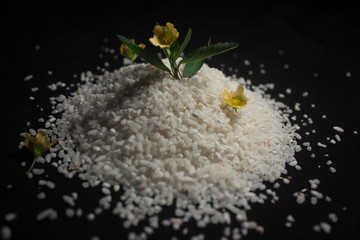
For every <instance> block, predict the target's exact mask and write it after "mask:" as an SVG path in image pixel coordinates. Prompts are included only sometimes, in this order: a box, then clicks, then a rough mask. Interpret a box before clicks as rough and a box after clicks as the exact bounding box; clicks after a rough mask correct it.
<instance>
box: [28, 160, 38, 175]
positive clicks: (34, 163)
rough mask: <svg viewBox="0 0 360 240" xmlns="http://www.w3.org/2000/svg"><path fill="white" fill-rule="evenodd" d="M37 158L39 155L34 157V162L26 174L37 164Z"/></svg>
mask: <svg viewBox="0 0 360 240" xmlns="http://www.w3.org/2000/svg"><path fill="white" fill-rule="evenodd" d="M36 159H37V156H35V157H34V160H33V162H32V164H31V166H30V168H29V169H28V170H27V172H26V174H29V173H30V172H31V170H32V169H33V167H34V166H35V163H36Z"/></svg>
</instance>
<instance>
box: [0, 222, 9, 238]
mask: <svg viewBox="0 0 360 240" xmlns="http://www.w3.org/2000/svg"><path fill="white" fill-rule="evenodd" d="M11 237H12V231H11V228H10V227H9V226H7V225H5V226H2V227H1V238H2V239H4V240H8V239H11Z"/></svg>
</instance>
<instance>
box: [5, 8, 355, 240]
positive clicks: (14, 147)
mask: <svg viewBox="0 0 360 240" xmlns="http://www.w3.org/2000/svg"><path fill="white" fill-rule="evenodd" d="M132 4H133V6H131V5H130V3H128V4H125V3H121V2H120V3H118V4H116V5H108V4H107V3H103V2H95V3H89V2H86V3H82V4H80V3H77V4H75V1H74V2H72V3H64V2H57V1H52V2H37V1H31V2H30V1H29V2H21V1H20V2H19V1H11V2H9V1H7V2H2V3H1V9H2V14H1V18H2V19H1V24H2V27H1V32H2V33H1V42H2V43H1V52H0V56H1V65H0V68H1V73H2V75H1V80H0V81H1V84H2V85H1V108H0V114H1V115H0V116H1V117H0V123H1V125H0V126H1V139H2V143H1V166H0V174H1V175H0V191H1V195H0V196H1V197H0V199H1V200H0V201H1V209H0V217H1V222H0V225H1V226H3V225H8V226H9V227H10V228H11V229H12V235H13V239H24V238H25V237H30V238H33V239H90V237H91V236H95V235H96V236H99V237H100V238H101V239H126V236H127V234H128V232H127V231H125V230H124V229H123V228H122V227H121V226H122V222H121V220H120V219H118V218H117V217H116V216H114V215H112V213H111V210H108V211H104V213H103V214H101V215H99V216H97V217H96V219H95V221H93V222H89V221H87V220H86V217H85V216H82V217H80V218H72V219H68V218H67V217H65V214H64V211H65V209H66V208H67V207H68V206H67V205H66V204H65V203H64V202H63V201H62V199H61V197H62V195H64V194H70V193H71V192H74V191H76V192H78V193H79V200H78V201H77V202H76V204H77V205H76V207H75V208H78V207H81V208H82V209H83V211H84V213H85V214H86V213H89V212H91V211H93V210H94V208H95V207H97V201H98V199H99V197H100V196H102V194H101V193H100V188H98V187H97V188H91V189H85V190H84V189H82V188H81V182H80V181H79V180H78V179H77V178H74V179H71V180H68V179H65V178H64V177H63V176H62V175H61V174H58V173H57V171H56V168H53V167H51V166H50V165H49V164H48V165H44V166H42V165H41V166H39V167H45V168H46V173H45V174H44V175H42V176H35V177H34V178H33V179H28V178H27V177H26V176H25V174H24V173H25V171H26V169H27V167H28V166H29V164H30V162H31V155H30V154H29V153H28V152H27V151H26V149H23V150H19V149H18V145H19V142H20V141H22V140H23V139H22V138H21V137H20V136H19V135H20V133H21V132H25V131H28V129H29V127H27V126H26V125H25V123H26V122H28V121H29V122H31V126H30V127H31V128H34V129H36V128H38V127H43V125H42V123H38V122H37V119H38V118H40V117H43V118H45V120H46V119H47V116H48V115H49V114H50V112H51V105H50V103H49V101H48V98H49V97H50V96H57V95H58V94H60V93H64V94H66V95H69V93H70V92H72V91H74V90H76V88H74V87H73V88H71V89H70V90H65V88H59V90H57V91H56V92H51V91H49V90H48V89H47V87H46V86H47V85H49V84H52V83H56V82H58V81H62V82H64V83H66V84H67V86H69V84H70V83H77V82H79V75H80V73H81V72H84V71H89V70H90V71H92V72H94V73H100V71H99V70H98V69H99V68H100V69H101V68H104V67H105V66H104V62H107V63H109V66H108V67H105V68H106V69H107V70H110V71H111V70H114V69H116V68H119V67H120V66H121V65H122V58H121V57H119V58H118V59H114V55H119V52H118V49H119V46H120V42H119V40H118V39H117V38H116V34H118V33H120V34H123V35H125V36H128V37H129V38H135V39H136V40H137V42H144V43H145V44H147V45H148V46H149V47H150V43H149V42H148V38H149V37H152V28H153V26H154V25H155V24H156V23H157V22H159V23H160V25H165V23H166V22H167V21H170V22H172V23H173V24H174V25H175V27H176V28H177V29H178V30H179V32H180V34H182V35H181V36H184V35H185V32H186V31H187V29H188V27H191V28H192V30H193V35H192V39H191V40H190V43H189V46H188V49H189V50H191V49H194V48H195V47H199V46H202V45H205V44H206V42H207V40H208V38H209V37H211V41H212V42H213V43H216V42H222V41H235V42H238V43H239V47H238V48H237V49H236V50H234V51H232V52H229V53H226V54H223V55H219V56H216V57H214V58H212V59H211V60H208V61H207V63H208V64H209V65H210V66H213V67H217V68H221V69H223V70H224V71H225V73H227V74H233V73H234V69H237V71H238V72H236V74H237V75H238V76H242V77H244V78H246V79H247V78H249V79H251V80H252V82H253V84H255V85H257V84H262V83H269V82H271V83H275V86H276V87H275V89H274V90H272V91H271V94H272V96H273V97H275V98H278V93H285V89H286V88H291V90H292V94H291V95H286V98H285V99H279V100H281V101H283V102H285V103H286V104H287V105H289V106H290V107H293V106H294V104H295V102H299V103H301V111H300V112H296V113H295V114H296V115H298V119H299V120H300V119H301V118H302V115H303V114H308V115H309V116H310V117H311V118H312V119H313V120H314V124H313V125H311V126H308V127H302V129H301V130H300V131H299V132H300V134H301V135H303V136H304V140H303V141H310V142H311V143H312V146H314V147H313V148H314V150H313V152H314V153H315V154H316V158H315V159H312V158H311V157H310V153H309V152H307V151H306V150H303V151H302V152H300V153H298V154H297V155H296V158H297V160H298V162H299V165H300V166H301V167H302V168H303V170H302V171H299V172H298V171H295V170H293V169H292V168H290V169H289V176H291V177H292V180H291V183H290V184H289V185H284V184H282V182H281V181H280V184H281V188H280V189H278V190H277V191H276V192H277V195H278V196H279V198H280V200H279V201H278V202H277V203H276V204H275V205H273V204H271V203H270V201H267V202H266V203H265V204H264V205H252V207H253V209H252V210H251V211H249V212H248V216H249V219H250V220H255V221H257V222H258V223H259V224H260V225H263V226H264V227H265V233H264V235H260V234H258V233H255V232H250V233H249V236H248V237H247V238H246V239H305V238H306V239H355V238H356V237H360V234H359V231H358V228H359V227H360V220H359V219H360V209H359V205H360V194H359V190H360V189H359V180H360V178H359V167H360V163H359V160H360V159H359V157H358V156H359V153H360V151H359V136H358V135H356V134H354V133H353V131H354V130H356V131H360V126H359V120H358V117H359V110H360V107H359V103H360V99H359V97H360V94H359V90H360V88H359V87H360V84H359V78H360V75H359V74H360V71H359V67H360V55H359V54H360V48H359V40H360V39H359V36H358V35H359V30H360V24H359V22H360V21H359V20H360V19H359V14H358V12H357V10H356V7H355V6H354V5H349V4H346V2H342V3H341V5H339V4H329V3H326V4H325V5H319V6H317V5H314V4H301V5H300V4H299V5H297V4H280V3H279V4H274V3H272V4H264V3H261V2H256V3H252V4H250V3H247V4H242V3H240V4H238V5H235V6H234V5H233V4H231V5H230V3H227V2H224V1H221V4H219V3H217V4H215V2H214V3H210V2H208V3H207V4H205V5H200V4H195V2H194V1H193V2H190V3H189V2H184V3H181V2H177V3H165V2H146V3H141V2H133V3H132ZM37 45H38V46H40V49H39V50H36V49H35V48H36V46H37ZM107 49H114V50H115V54H112V53H109V52H108V50H107ZM153 49H154V50H157V49H156V48H153ZM189 50H187V51H189ZM99 55H102V57H99ZM245 59H246V60H249V61H250V62H251V64H250V66H246V65H245V64H244V60H245ZM261 64H263V66H264V67H263V68H264V69H265V70H266V74H262V73H260V69H261V67H260V65H261ZM285 64H288V66H289V68H288V69H285V68H284V65H285ZM48 70H51V71H52V72H53V74H52V75H48V74H47V71H48ZM249 70H251V71H252V72H253V74H252V75H249V74H248V73H249ZM347 72H350V73H351V76H350V77H347V76H346V73H347ZM29 74H32V75H33V76H34V78H33V79H32V80H31V81H29V82H24V77H25V76H27V75H29ZM74 74H77V77H74ZM33 87H39V91H38V92H35V93H33V92H31V91H30V89H31V88H33ZM304 91H308V92H309V96H308V97H307V98H303V97H302V96H301V94H302V93H303V92H304ZM30 96H34V97H35V100H29V97H30ZM311 104H315V105H316V107H315V108H312V107H311ZM40 108H43V111H41V109H40ZM323 114H326V116H327V119H322V118H321V116H322V115H323ZM300 124H301V123H300ZM334 125H338V126H341V127H343V128H344V129H345V132H344V133H342V134H339V135H341V138H342V141H341V142H339V143H337V144H336V145H332V144H330V143H328V144H327V145H328V148H327V149H322V148H317V147H316V143H317V142H318V141H321V142H323V143H327V141H326V137H331V138H333V136H334V134H335V132H334V131H333V130H332V126H334ZM312 129H316V134H311V135H310V136H307V137H305V135H304V132H305V131H311V130H312ZM300 142H301V141H300ZM325 154H328V155H329V157H325V156H324V155H325ZM328 159H331V160H332V161H333V163H334V164H333V166H334V167H335V168H336V169H337V172H336V173H335V174H332V173H330V171H329V167H328V166H326V164H325V163H326V161H327V160H328ZM22 161H26V162H27V165H26V167H25V168H24V167H21V165H20V163H21V162H22ZM318 166H320V167H318ZM314 178H318V179H320V180H321V183H320V186H319V189H318V190H319V191H320V192H322V193H323V194H324V195H327V196H330V197H331V198H332V202H331V203H328V202H326V201H324V199H322V200H319V203H318V204H317V205H315V206H313V205H311V204H310V200H309V199H310V198H309V197H307V198H306V199H307V200H306V202H305V203H304V204H303V205H298V204H297V203H296V202H295V198H294V197H293V196H292V195H293V193H294V192H297V191H300V190H301V189H303V188H309V184H308V182H307V181H308V180H309V179H314ZM39 179H50V180H51V181H53V182H55V183H56V188H55V189H54V190H50V189H47V188H45V187H39V186H38V180H39ZM10 186H11V187H10ZM40 191H44V192H45V193H46V195H47V197H46V199H45V200H37V199H36V194H37V193H38V192H40ZM119 196H120V194H114V195H113V204H115V203H116V200H117V199H118V198H119ZM48 207H52V208H54V209H55V210H57V212H58V219H57V220H56V221H48V220H45V221H42V222H37V221H36V220H35V217H36V215H37V213H39V212H40V211H42V210H44V209H46V208H48ZM171 211H172V208H165V209H164V211H163V212H162V213H161V214H160V218H163V217H166V216H167V217H169V216H171V215H170V213H171ZM9 212H15V213H17V215H18V217H17V218H16V219H15V220H14V221H13V222H10V223H7V222H5V221H4V219H3V216H4V215H5V214H7V213H9ZM332 212H333V213H336V214H337V216H338V218H339V221H338V222H337V223H336V224H333V223H331V221H330V220H329V219H328V218H327V214H328V213H332ZM289 214H291V215H293V216H294V218H295V223H294V224H293V226H292V227H291V228H286V227H285V222H286V217H287V215H289ZM322 221H325V222H329V223H331V226H332V233H331V234H330V235H328V234H324V233H316V232H314V231H313V230H312V226H313V225H315V224H319V223H320V222H322ZM235 226H236V221H233V224H232V227H235ZM185 227H187V228H188V229H189V233H188V234H187V235H185V236H184V235H182V234H181V231H180V232H175V231H173V230H171V228H161V229H159V230H158V231H157V232H156V233H155V234H153V235H152V236H150V237H149V238H150V239H170V237H171V236H178V238H179V239H189V238H190V236H193V235H197V234H199V233H201V232H204V233H205V235H206V239H219V238H220V236H221V234H222V229H223V226H209V227H208V228H207V229H206V230H205V231H203V230H199V229H197V228H196V227H195V226H194V222H190V223H189V224H186V225H185ZM132 231H135V232H141V231H142V226H140V227H138V228H135V229H132Z"/></svg>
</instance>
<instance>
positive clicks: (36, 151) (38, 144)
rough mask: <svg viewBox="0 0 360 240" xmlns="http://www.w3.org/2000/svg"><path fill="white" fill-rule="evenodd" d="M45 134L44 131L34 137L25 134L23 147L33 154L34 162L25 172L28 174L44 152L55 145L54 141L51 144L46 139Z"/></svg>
mask: <svg viewBox="0 0 360 240" xmlns="http://www.w3.org/2000/svg"><path fill="white" fill-rule="evenodd" d="M46 136H47V134H46V132H44V131H40V132H38V133H37V134H36V136H35V137H32V136H30V134H29V133H25V140H24V145H25V146H26V147H27V148H28V149H29V150H30V151H31V152H32V153H33V155H34V161H33V163H32V164H31V167H30V168H29V170H28V171H27V173H29V172H30V171H31V169H32V168H33V167H34V165H35V162H36V159H37V158H38V157H39V156H40V155H42V154H43V153H44V152H46V151H47V150H49V149H50V147H51V146H53V145H54V144H55V143H56V140H52V141H51V142H50V141H49V140H47V138H46Z"/></svg>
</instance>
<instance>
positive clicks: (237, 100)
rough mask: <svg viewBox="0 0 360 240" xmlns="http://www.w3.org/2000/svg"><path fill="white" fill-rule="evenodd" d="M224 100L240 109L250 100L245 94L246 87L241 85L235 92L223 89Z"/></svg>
mask: <svg viewBox="0 0 360 240" xmlns="http://www.w3.org/2000/svg"><path fill="white" fill-rule="evenodd" d="M222 100H223V101H224V102H225V103H226V104H227V105H229V106H230V107H232V108H234V109H240V108H242V107H244V106H245V105H246V103H247V101H248V100H249V99H248V98H247V97H246V96H245V94H244V87H243V86H241V85H239V86H238V87H237V89H236V91H235V92H233V91H230V92H229V91H228V90H226V89H224V90H222Z"/></svg>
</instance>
